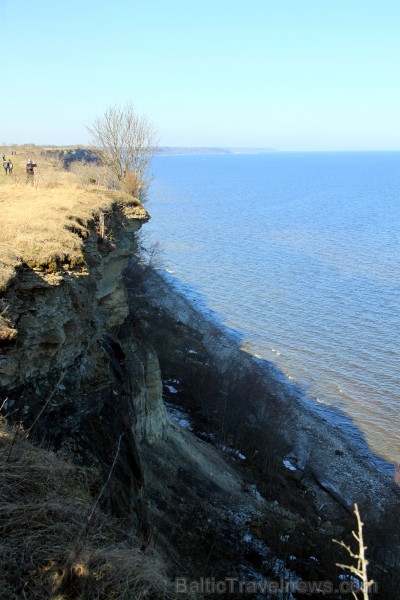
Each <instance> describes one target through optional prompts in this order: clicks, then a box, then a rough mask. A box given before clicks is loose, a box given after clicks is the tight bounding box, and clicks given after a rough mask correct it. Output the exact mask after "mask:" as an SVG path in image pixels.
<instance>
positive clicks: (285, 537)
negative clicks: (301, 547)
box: [279, 534, 289, 542]
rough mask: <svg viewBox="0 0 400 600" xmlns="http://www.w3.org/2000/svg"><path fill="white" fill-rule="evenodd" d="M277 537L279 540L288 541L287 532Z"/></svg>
mask: <svg viewBox="0 0 400 600" xmlns="http://www.w3.org/2000/svg"><path fill="white" fill-rule="evenodd" d="M279 539H280V540H281V542H288V541H289V534H287V535H281V536H280V537H279Z"/></svg>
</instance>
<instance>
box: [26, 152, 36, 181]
mask: <svg viewBox="0 0 400 600" xmlns="http://www.w3.org/2000/svg"><path fill="white" fill-rule="evenodd" d="M34 167H37V164H36V163H34V162H32V159H31V158H30V159H29V160H28V162H27V163H26V183H31V184H32V185H33V178H34V176H35V171H34Z"/></svg>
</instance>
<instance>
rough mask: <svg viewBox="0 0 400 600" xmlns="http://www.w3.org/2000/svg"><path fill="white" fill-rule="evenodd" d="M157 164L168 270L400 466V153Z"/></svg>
mask: <svg viewBox="0 0 400 600" xmlns="http://www.w3.org/2000/svg"><path fill="white" fill-rule="evenodd" d="M151 170H152V175H153V181H152V184H151V190H150V197H149V200H148V204H147V206H146V208H147V209H148V211H149V212H150V214H151V217H152V218H151V220H150V222H149V223H148V224H147V225H146V226H145V228H144V229H145V231H144V236H145V239H146V241H145V244H148V245H149V246H151V247H153V248H156V249H157V248H158V249H160V250H161V252H160V259H159V263H158V266H159V267H161V268H162V269H164V271H165V272H166V273H169V277H170V278H172V279H173V280H174V284H175V285H177V286H179V287H180V289H181V290H182V291H183V292H184V293H185V294H187V295H188V296H189V297H190V298H191V299H192V301H193V302H195V304H197V305H198V307H199V310H202V311H205V312H208V313H209V315H210V318H213V319H215V320H217V321H218V322H219V323H221V324H223V326H224V327H226V328H227V329H229V330H230V331H232V332H235V334H236V335H237V336H238V339H239V341H240V343H241V345H242V346H243V347H244V348H245V349H246V350H247V351H248V352H251V353H253V354H255V355H256V356H258V357H261V358H263V359H265V360H267V361H270V362H272V363H273V364H274V365H275V366H276V368H277V372H279V373H281V374H282V377H283V378H284V379H285V380H286V381H287V384H288V385H295V386H296V388H297V389H299V390H301V393H302V394H303V396H304V397H305V398H307V399H308V401H309V402H310V403H311V404H313V405H315V407H317V406H319V407H330V408H329V414H330V417H329V418H330V419H332V420H333V421H336V423H337V425H338V426H341V423H342V422H343V417H345V418H346V420H347V421H349V422H351V423H352V424H353V425H354V429H353V431H354V432H358V434H359V437H360V439H361V438H362V439H363V440H364V441H365V442H366V443H367V444H368V446H369V448H370V449H371V450H372V451H373V452H374V453H376V454H377V455H379V456H380V457H383V459H385V460H386V461H389V462H391V463H399V462H400V435H399V434H400V152H362V153H361V152H360V153H359V152H335V153H334V152H321V153H314V152H308V153H297V152H296V153H295V152H269V153H260V154H240V153H237V154H183V155H169V156H156V157H155V158H154V160H153V163H152V169H151ZM153 254H154V255H158V252H157V251H156V252H154V253H153ZM327 410H328V409H327ZM350 435H351V434H350ZM354 436H355V437H357V434H356V433H354Z"/></svg>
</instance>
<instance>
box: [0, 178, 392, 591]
mask: <svg viewBox="0 0 400 600" xmlns="http://www.w3.org/2000/svg"><path fill="white" fill-rule="evenodd" d="M30 193H31V194H32V198H34V197H35V194H36V192H35V190H33V191H32V192H30ZM51 193H52V194H53V196H54V197H55V196H56V195H57V190H52V192H51ZM85 193H86V192H85ZM50 195H51V194H50ZM84 195H85V194H84V193H83V192H82V194H81V192H80V191H79V190H78V191H76V192H75V193H74V201H73V203H72V208H71V206H70V209H69V211H68V213H67V214H66V213H65V211H64V212H63V216H62V218H59V221H57V223H58V225H57V227H58V228H59V229H57V231H58V232H59V233H58V235H57V234H56V235H55V238H54V237H53V239H61V237H62V236H63V235H65V229H66V228H67V232H68V238H67V240H66V241H65V244H64V245H63V249H58V250H57V251H54V252H53V253H52V254H51V253H50V254H49V252H44V250H43V248H44V247H45V245H46V244H45V240H43V242H42V245H41V248H42V251H41V253H40V252H39V251H38V253H37V256H39V254H40V260H39V259H35V258H34V255H33V254H32V252H33V251H32V249H31V250H29V251H28V250H27V249H26V247H25V246H24V248H23V250H21V251H20V253H19V256H17V254H18V253H16V252H14V254H13V253H12V252H11V253H10V252H9V254H8V259H7V260H8V262H7V270H6V273H7V277H5V278H4V281H3V287H2V292H1V298H0V301H1V310H2V312H1V317H0V406H1V407H2V414H3V415H4V417H5V418H6V419H7V422H8V426H6V425H4V423H3V422H2V435H1V436H0V438H1V443H2V447H3V448H4V451H3V460H4V465H3V470H4V473H5V474H6V475H7V477H8V478H9V479H7V481H11V480H13V477H15V475H14V473H15V472H16V471H15V472H14V471H12V469H16V468H17V464H20V463H19V462H18V461H20V460H25V459H26V457H32V459H29V460H30V462H29V461H28V462H29V465H31V466H30V475H29V477H28V475H25V476H24V478H23V480H22V484H21V495H22V497H23V498H26V503H27V504H24V508H23V509H22V508H21V506H20V505H17V504H15V505H12V504H11V502H10V500H9V499H7V506H8V509H7V510H9V511H11V513H12V514H13V515H14V514H17V513H18V514H19V512H23V513H24V514H26V513H27V510H28V509H27V506H29V511H31V514H32V515H34V516H35V518H34V519H33V520H32V522H34V523H35V525H34V527H35V528H38V529H39V530H40V524H39V523H38V519H39V515H40V514H42V513H41V512H40V511H43V510H44V511H45V512H44V513H43V514H46V517H45V522H47V521H48V522H49V523H51V527H52V528H53V529H57V523H58V524H59V523H60V522H61V520H62V519H64V520H66V519H68V518H71V514H72V512H74V511H75V514H76V512H77V511H78V512H79V511H82V515H83V516H82V520H80V521H79V520H78V522H77V523H75V524H74V526H72V525H71V531H70V532H68V533H65V531H64V533H63V535H64V538H65V539H62V540H60V541H59V542H57V544H56V545H57V548H58V550H57V552H58V554H57V553H56V555H54V556H51V555H46V556H45V555H43V556H42V554H43V553H42V552H38V551H37V552H36V553H35V552H34V554H35V557H34V558H31V559H29V561H27V560H26V558H23V557H25V555H26V554H27V550H26V548H25V547H24V546H23V544H22V542H20V540H19V541H18V544H20V546H19V545H18V544H16V549H15V552H16V556H17V559H16V562H15V565H18V564H19V562H18V561H21V560H23V561H25V562H27V565H28V566H26V568H25V570H24V571H23V573H24V575H23V583H22V584H21V581H20V579H21V576H20V574H18V573H17V572H14V571H18V567H17V566H15V567H13V568H14V570H10V569H9V568H7V561H8V559H7V556H8V555H7V553H9V552H10V550H9V547H7V548H6V547H5V546H3V547H2V548H3V552H2V555H1V558H2V565H3V573H1V574H0V579H1V580H2V581H3V582H7V586H8V587H7V590H9V591H8V595H7V597H8V598H14V597H15V598H17V597H20V596H19V594H20V592H21V585H23V589H24V594H25V597H27V598H30V597H32V598H34V597H38V587H37V580H38V579H40V586H41V587H40V590H41V591H40V597H43V598H45V597H49V598H53V597H54V598H56V597H57V598H60V599H61V598H67V597H68V598H91V597H97V596H96V595H95V594H98V597H101V598H114V597H118V598H134V597H139V592H137V591H133V590H135V589H136V590H137V589H138V588H135V586H136V585H138V584H137V580H135V579H133V581H132V583H129V585H128V584H127V585H126V587H125V588H124V587H123V585H124V584H123V576H121V575H118V577H120V580H118V581H119V583H118V584H117V583H116V582H115V581H116V579H115V577H114V580H113V581H114V583H112V584H110V586H109V587H107V586H106V585H105V584H104V577H105V575H104V573H106V572H109V571H110V570H111V571H113V572H118V561H119V562H121V560H120V559H118V560H117V559H115V560H114V562H113V559H112V557H115V556H117V554H115V552H116V551H115V549H113V550H112V549H109V550H108V552H109V557H108V558H107V544H108V543H109V542H108V541H107V538H106V537H102V535H100V534H99V535H98V537H95V540H96V541H95V542H92V543H95V544H96V550H91V551H90V552H89V550H88V549H87V550H85V551H84V547H85V546H86V545H89V542H87V541H86V540H87V538H90V537H91V536H92V535H93V534H92V532H93V531H96V532H98V531H103V530H110V531H112V532H113V534H112V536H113V543H114V544H116V545H117V546H118V544H122V543H124V544H126V545H125V546H124V547H123V551H124V552H127V553H129V552H133V553H134V556H135V561H134V562H133V563H132V562H129V563H128V567H127V569H128V571H129V573H130V574H132V572H133V573H135V574H137V573H141V572H142V571H143V569H144V568H145V566H144V565H145V563H146V561H147V559H148V558H149V561H150V562H149V564H150V566H148V568H149V569H150V571H151V569H156V570H157V574H158V575H159V574H160V573H161V572H163V569H164V570H165V574H166V575H165V577H166V579H164V580H163V581H161V582H160V581H158V580H157V581H158V582H157V586H155V587H154V588H151V594H153V596H155V597H174V593H175V592H174V589H173V586H172V583H170V582H171V581H172V580H173V579H174V578H175V577H179V578H181V579H182V578H185V577H186V578H189V579H194V578H197V579H199V578H201V577H203V578H204V577H211V576H219V577H220V578H221V580H222V581H225V584H226V578H227V577H233V578H236V580H237V582H239V581H247V582H249V581H250V582H253V583H254V582H255V581H258V582H260V581H264V580H265V581H270V580H273V579H274V578H275V579H276V578H279V577H281V576H282V577H285V578H295V579H296V577H297V579H298V578H299V576H300V575H299V573H301V576H302V577H303V578H308V579H315V578H317V577H318V578H321V577H324V578H326V577H327V576H328V575H329V577H330V578H331V579H332V581H333V580H334V579H335V578H336V580H338V577H339V574H340V573H339V572H338V569H337V568H336V566H335V561H336V559H337V558H338V555H336V554H335V553H334V551H332V549H331V539H332V537H338V538H339V537H341V536H344V535H347V532H348V531H349V530H350V529H351V526H352V520H351V509H352V502H353V501H359V502H361V503H362V505H363V507H364V508H365V510H367V509H368V510H369V511H370V512H369V515H370V519H371V524H372V525H373V522H374V519H375V520H376V521H377V522H378V523H379V522H380V520H382V519H386V517H385V514H386V512H385V511H387V510H390V511H393V506H394V504H393V502H392V500H393V498H394V499H395V500H396V499H397V498H398V494H397V492H396V490H395V489H394V487H393V486H392V485H391V483H390V480H389V478H388V477H385V476H384V475H382V474H379V473H378V472H377V471H376V468H375V466H374V465H373V464H371V462H370V459H369V457H363V456H359V455H357V454H354V453H353V451H352V448H351V446H350V445H349V444H348V443H347V442H346V440H345V438H344V436H341V435H340V434H339V433H338V432H334V431H333V430H332V429H330V428H329V425H328V424H325V425H324V426H322V425H321V421H320V420H319V418H318V416H316V415H312V414H311V413H308V412H307V411H305V409H304V407H300V406H298V405H297V404H296V403H294V402H293V399H292V398H291V397H290V395H289V396H288V395H287V392H286V391H285V388H284V386H283V385H281V386H278V387H276V386H274V385H272V383H271V381H272V380H271V377H270V373H269V372H268V366H266V365H265V364H260V363H259V362H257V361H254V359H253V358H252V357H250V356H249V355H248V354H247V353H245V352H243V351H242V350H241V349H240V348H239V347H238V346H237V344H236V343H235V342H234V341H233V340H232V339H231V338H229V336H228V335H226V333H225V332H224V331H223V330H221V329H219V328H218V327H216V326H215V325H214V324H212V323H210V322H208V321H207V319H204V318H203V317H202V316H201V315H199V314H198V313H197V312H196V310H195V309H194V308H193V307H192V306H191V305H190V304H189V303H188V302H187V300H186V299H185V298H184V297H182V296H181V295H180V294H179V293H177V292H175V291H174V290H173V289H172V288H171V286H170V285H168V284H167V283H166V281H165V280H164V279H163V278H161V277H160V276H159V275H158V274H157V273H156V272H154V271H153V270H152V269H151V268H150V267H146V266H143V265H142V264H141V263H140V261H138V260H137V259H136V260H132V257H134V256H135V255H137V254H138V242H137V232H138V230H139V229H140V227H141V226H142V225H143V224H144V223H145V222H146V221H147V219H148V218H149V215H148V214H147V212H146V211H145V209H144V208H143V207H142V206H141V205H140V203H139V202H138V201H136V200H135V201H133V200H132V198H129V197H127V196H124V195H123V194H119V193H117V192H115V193H108V194H107V195H106V196H104V194H103V193H102V192H101V193H100V194H99V192H98V190H97V191H96V193H95V194H89V196H88V200H87V201H88V204H87V206H86V208H84V209H83V208H82V206H81V204H80V202H83V199H84V198H83V197H84ZM10 210H11V209H10ZM32 210H33V209H32ZM57 214H58V213H57ZM65 219H66V220H65ZM41 222H43V219H41ZM53 225H54V222H53ZM38 231H39V230H38ZM40 231H42V229H40ZM37 235H38V236H39V235H42V234H40V233H38V234H37ZM53 236H54V232H53ZM37 244H39V246H40V239H38V240H37ZM68 244H69V245H68ZM48 245H49V247H52V246H54V247H56V246H57V242H56V241H53V242H51V243H49V244H48ZM67 246H68V251H66V250H65V248H66V247H67ZM13 256H14V258H13ZM160 364H161V369H160ZM166 400H167V401H168V403H166V402H165V401H166ZM171 403H174V406H172V404H171ZM167 409H168V410H167ZM176 415H178V418H176ZM8 427H11V429H9V428H8ZM28 440H29V441H28ZM32 444H33V445H32ZM43 452H44V453H47V455H45V454H40V453H43ZM243 453H244V454H243ZM44 456H47V457H48V458H43V457H44ZM39 459H40V461H42V462H41V466H40V467H39V466H38V465H37V461H38V460H39ZM284 460H285V462H283V461H284ZM60 461H61V462H60ZM25 463H26V461H25ZM25 463H24V464H25ZM288 463H289V464H290V465H291V466H292V465H293V464H295V467H292V468H289V469H288V468H287V464H288ZM43 464H44V465H45V467H43ZM46 465H47V466H46ZM66 465H67V467H66ZM35 473H38V474H39V477H41V478H43V481H44V484H43V485H44V486H45V488H46V489H45V490H44V488H43V486H42V487H41V486H39V487H38V490H36V485H35ZM32 474H33V475H32ZM49 474H50V475H51V474H54V488H55V490H56V495H55V496H53V495H52V494H49V487H51V486H52V483H51V481H52V477H51V476H50V475H49ZM63 479H65V482H66V483H65V485H64V484H61V483H60V481H62V480H63ZM83 480H85V482H86V483H85V484H83V483H82V481H83ZM7 485H8V484H7ZM10 489H11V488H10ZM4 490H6V491H7V490H8V487H7V486H4ZM66 490H67V491H66ZM6 491H5V492H4V493H6ZM7 493H8V492H7ZM31 495H33V496H32V497H33V499H34V502H33V501H32V498H30V496H31ZM372 495H374V497H375V498H376V496H379V501H378V500H376V499H375V500H374V501H373V500H372V498H371V496H372ZM61 497H63V498H64V500H65V498H67V499H68V502H70V501H72V498H73V500H74V502H76V504H74V505H73V506H74V507H75V508H73V509H72V508H71V507H70V508H69V509H68V511H64V512H63V513H62V514H61V513H60V510H58V509H57V510H58V512H57V511H55V512H51V510H50V508H49V507H53V508H54V506H55V505H56V504H57V502H58V505H57V506H59V504H60V503H59V500H60V498H61ZM7 498H8V497H7ZM38 498H40V501H39V500H38ZM44 498H45V500H44ZM57 499H58V500H57ZM3 501H4V502H5V500H4V498H3ZM32 502H33V503H32ZM396 502H397V500H396ZM373 504H374V506H373ZM12 506H14V508H12ZM68 506H69V504H68ZM396 506H397V504H396ZM368 507H369V508H368ZM53 508H52V510H53ZM100 509H101V511H102V513H101V514H100V513H98V510H100ZM13 511H14V512H13ZM61 512H62V511H61ZM50 513H51V514H50ZM64 513H65V514H64ZM94 513H96V514H98V516H97V517H96V523H95V522H94V519H93V514H94ZM1 514H2V518H3V521H2V526H3V527H4V530H5V531H9V532H10V535H11V532H12V530H13V528H12V527H11V526H10V521H8V520H7V519H8V516H7V515H6V513H5V512H4V513H1ZM54 515H56V516H54ZM381 522H382V521H381ZM372 525H371V530H373V531H375V530H374V529H373V527H372ZM373 526H374V527H375V525H373ZM24 527H26V528H27V529H28V530H29V521H26V520H25V521H24ZM35 531H36V529H35ZM33 537H34V536H33ZM128 541H129V544H128ZM385 543H386V542H385ZM387 544H389V542H387ZM395 544H397V538H396V540H395V541H393V540H391V541H390V548H391V549H393V547H394V545H395ZM89 546H90V545H89ZM378 546H379V544H378ZM5 548H6V549H5ZM110 548H111V547H110ZM120 549H121V548H120ZM378 550H379V551H377V552H378V554H377V560H380V559H379V557H380V553H381V550H382V544H381V546H379V549H378ZM32 552H33V551H32ZM99 552H100V555H101V557H102V560H103V562H102V563H101V564H100V563H99V562H97V563H96V562H95V563H94V562H93V555H96V556H97V555H98V553H99ZM18 553H19V554H18ZM93 553H94V554H93ZM96 553H97V554H96ZM315 555H317V556H318V558H315ZM118 556H119V557H120V556H121V555H118ZM385 556H386V555H385ZM108 559H109V560H108ZM150 559H151V560H150ZM314 559H315V560H314ZM99 564H100V566H99ZM106 564H107V565H108V566H107V568H106V567H105V565H106ZM146 564H147V563H146ZM110 565H111V567H110ZM295 573H297V575H295ZM57 577H58V579H57ZM121 577H122V579H121ZM151 579H152V576H151V574H150V575H149V576H148V577H147V581H149V580H151ZM129 581H130V580H129ZM166 581H167V583H166ZM18 582H19V583H18ZM82 582H85V585H84V586H83V583H82ZM99 582H101V584H102V586H103V587H102V588H101V591H99V588H98V587H96V586H98V585H99ZM121 582H122V583H121ZM14 583H15V585H14ZM78 584H79V585H78ZM182 585H183V584H182ZM13 586H14V588H13ZM35 586H36V587H35ZM121 586H122V587H121ZM150 587H151V586H150ZM146 589H147V590H148V589H149V586H147V588H146ZM249 589H250V588H249ZM121 590H124V591H121ZM181 591H182V590H181ZM197 591H199V592H201V591H202V590H198V589H197V588H196V586H194V587H192V588H191V589H186V588H185V593H184V594H183V595H189V596H190V595H191V596H193V595H196V592H197ZM203 591H204V590H203ZM256 591H257V590H255V589H252V590H251V592H249V593H250V594H253V597H255V596H256V595H257V594H256ZM146 593H148V594H150V592H146ZM56 594H58V595H56ZM210 595H211V596H212V594H210ZM178 596H179V597H182V593H179V594H178ZM287 597H288V598H290V597H293V596H291V595H290V594H288V595H287ZM389 597H390V596H389V595H388V594H387V595H386V598H389Z"/></svg>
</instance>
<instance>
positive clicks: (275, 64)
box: [0, 0, 400, 151]
mask: <svg viewBox="0 0 400 600" xmlns="http://www.w3.org/2000/svg"><path fill="white" fill-rule="evenodd" d="M399 31H400V2H399V1H398V0H393V1H392V0H379V1H378V0H362V1H361V0H335V1H332V0H329V1H328V0H279V1H278V0H274V1H270V0H247V1H240V2H238V1H237V0H201V1H200V0H141V1H140V2H137V1H136V0H109V1H108V2H101V1H100V0H97V1H96V2H94V1H92V0H80V1H79V2H78V1H76V0H69V1H67V2H56V1H55V0H35V2H27V1H26V0H21V1H20V2H14V1H13V0H0V40H1V47H2V59H1V64H2V73H1V77H0V98H1V111H0V144H4V143H7V144H12V143H19V144H22V143H35V144H40V145H47V144H54V145H70V144H85V145H86V144H88V143H90V138H89V134H88V132H87V129H86V125H88V124H90V122H91V121H93V119H94V118H96V117H97V116H100V115H102V114H103V113H104V111H105V110H106V109H107V108H108V107H109V106H113V105H122V106H123V105H126V103H132V104H133V105H134V106H135V108H136V110H137V112H138V113H139V114H142V115H146V116H147V117H148V118H149V120H150V121H151V122H152V123H153V124H154V125H155V127H156V129H157V131H158V136H159V142H160V145H167V146H220V147H260V148H265V147H269V148H270V147H271V148H274V149H276V150H281V151H301V150H304V151H319V150H323V151H329V150H399V149H400V77H399V75H400V35H399Z"/></svg>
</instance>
